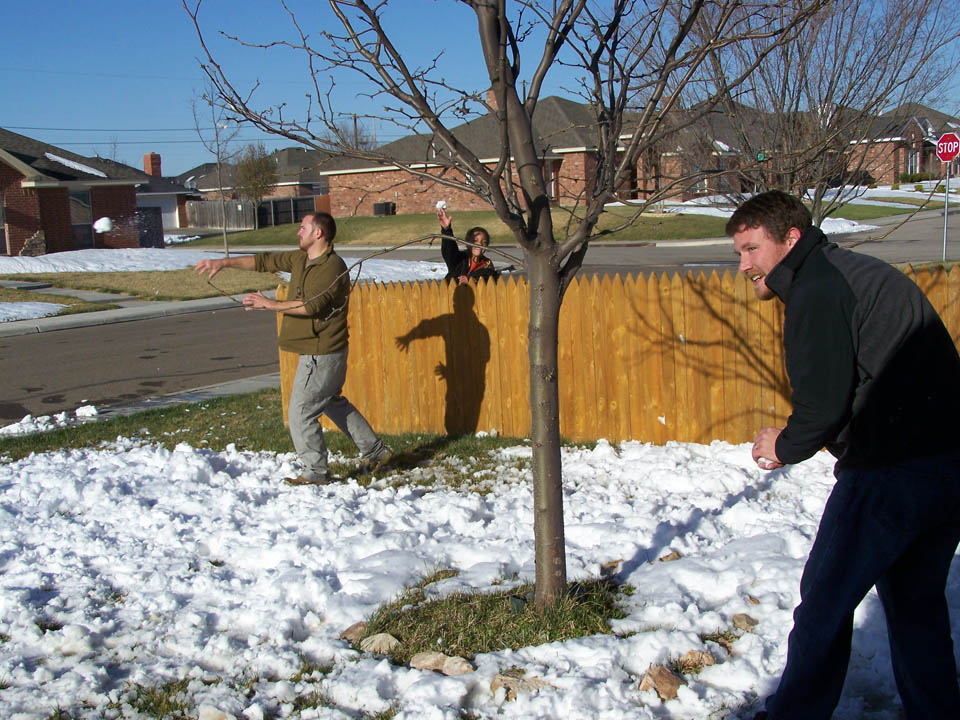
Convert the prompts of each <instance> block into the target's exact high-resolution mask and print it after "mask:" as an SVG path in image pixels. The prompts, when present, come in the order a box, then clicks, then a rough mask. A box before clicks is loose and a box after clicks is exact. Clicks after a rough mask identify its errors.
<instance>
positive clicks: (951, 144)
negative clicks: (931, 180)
mask: <svg viewBox="0 0 960 720" xmlns="http://www.w3.org/2000/svg"><path fill="white" fill-rule="evenodd" d="M958 153H960V137H957V134H956V133H952V132H948V133H944V134H943V135H941V136H940V139H939V140H937V157H938V158H940V161H941V162H944V163H946V164H947V184H946V185H945V186H944V191H943V262H946V261H947V214H948V211H949V209H950V167H951V165H953V159H954V158H955V157H956V156H957V154H958Z"/></svg>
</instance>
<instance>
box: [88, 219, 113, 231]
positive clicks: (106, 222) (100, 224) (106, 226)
mask: <svg viewBox="0 0 960 720" xmlns="http://www.w3.org/2000/svg"><path fill="white" fill-rule="evenodd" d="M93 229H94V230H96V231H97V232H98V233H105V232H110V231H111V230H113V221H112V220H111V219H110V218H108V217H102V218H100V219H99V220H97V221H96V222H95V223H94V224H93Z"/></svg>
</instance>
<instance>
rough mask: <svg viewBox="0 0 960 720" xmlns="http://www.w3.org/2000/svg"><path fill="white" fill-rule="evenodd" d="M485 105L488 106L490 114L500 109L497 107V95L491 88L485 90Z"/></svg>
mask: <svg viewBox="0 0 960 720" xmlns="http://www.w3.org/2000/svg"><path fill="white" fill-rule="evenodd" d="M487 105H489V106H490V112H496V111H497V110H499V109H500V108H498V107H497V94H496V93H495V92H494V91H493V88H490V89H489V90H487Z"/></svg>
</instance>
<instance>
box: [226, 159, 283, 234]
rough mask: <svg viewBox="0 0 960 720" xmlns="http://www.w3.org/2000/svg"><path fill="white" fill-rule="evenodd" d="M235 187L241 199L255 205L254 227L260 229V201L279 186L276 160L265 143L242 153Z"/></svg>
mask: <svg viewBox="0 0 960 720" xmlns="http://www.w3.org/2000/svg"><path fill="white" fill-rule="evenodd" d="M234 178H235V182H234V187H235V188H236V190H237V192H238V193H240V197H242V198H245V199H247V200H249V201H250V202H252V203H253V219H254V222H253V224H254V227H255V228H258V229H259V227H260V213H259V212H258V208H259V207H260V201H261V200H263V197H264V195H266V194H267V193H268V192H270V188H272V187H273V186H274V185H276V184H277V173H276V170H275V167H274V159H273V158H272V157H271V156H270V155H269V154H268V153H267V149H266V148H265V147H264V145H263V143H262V142H260V143H251V144H250V145H247V146H246V147H245V148H244V149H243V150H241V151H240V155H239V157H238V158H237V164H236V167H235V168H234Z"/></svg>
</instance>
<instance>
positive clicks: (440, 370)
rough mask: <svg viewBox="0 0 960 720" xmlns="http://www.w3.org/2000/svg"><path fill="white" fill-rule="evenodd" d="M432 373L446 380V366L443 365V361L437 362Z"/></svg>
mask: <svg viewBox="0 0 960 720" xmlns="http://www.w3.org/2000/svg"><path fill="white" fill-rule="evenodd" d="M433 374H434V375H436V376H437V377H438V378H442V379H443V380H446V379H447V366H446V365H444V364H443V363H437V366H436V367H435V368H434V369H433Z"/></svg>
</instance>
